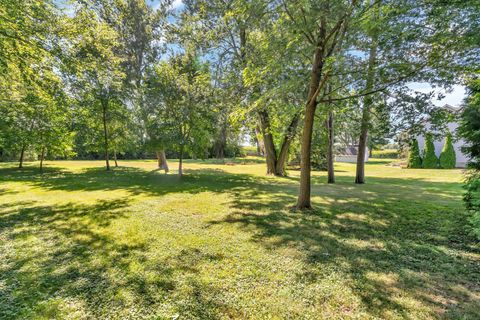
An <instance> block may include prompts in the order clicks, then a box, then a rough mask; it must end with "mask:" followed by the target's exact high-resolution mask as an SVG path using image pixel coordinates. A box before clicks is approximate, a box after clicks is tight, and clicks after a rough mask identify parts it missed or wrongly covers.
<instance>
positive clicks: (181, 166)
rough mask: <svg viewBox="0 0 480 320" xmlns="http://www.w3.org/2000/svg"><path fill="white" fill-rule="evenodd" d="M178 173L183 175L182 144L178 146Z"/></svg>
mask: <svg viewBox="0 0 480 320" xmlns="http://www.w3.org/2000/svg"><path fill="white" fill-rule="evenodd" d="M178 175H179V176H180V177H181V176H182V175H183V144H182V145H181V146H180V156H179V159H178Z"/></svg>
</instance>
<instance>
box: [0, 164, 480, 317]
mask: <svg viewBox="0 0 480 320" xmlns="http://www.w3.org/2000/svg"><path fill="white" fill-rule="evenodd" d="M389 161H390V160H384V159H382V160H376V161H373V162H370V163H369V164H368V165H367V167H366V172H367V176H368V178H367V184H365V185H354V184H353V183H352V181H353V176H354V166H353V165H352V164H338V166H337V180H338V183H337V184H335V185H327V184H326V183H325V181H326V178H325V173H314V177H313V190H312V194H313V202H314V205H315V208H316V210H315V211H314V212H311V213H308V214H303V213H298V212H292V211H290V209H289V208H290V207H291V206H292V205H293V204H294V203H295V199H296V192H297V187H298V172H295V171H292V172H291V173H290V174H291V175H290V177H288V178H274V177H266V176H265V175H264V171H265V167H264V165H263V164H262V163H258V162H259V161H258V159H253V161H250V160H248V161H245V160H239V159H237V160H236V161H234V162H228V163H227V164H221V163H216V162H215V161H207V162H202V161H190V162H187V163H186V165H185V166H186V169H187V174H186V175H185V176H184V177H183V178H182V179H180V178H178V177H177V176H176V175H174V174H169V175H165V174H163V173H161V172H159V171H157V170H155V162H154V161H129V162H125V161H122V162H120V164H121V165H124V166H122V167H119V168H115V169H114V170H113V171H112V172H106V171H104V169H103V167H102V165H103V163H102V162H100V161H99V162H95V161H85V162H82V161H77V162H73V161H70V162H69V161H65V162H63V161H57V162H47V163H46V164H47V169H46V171H45V172H44V173H43V174H40V173H39V172H38V169H37V168H36V167H34V166H33V165H36V164H27V166H26V168H24V169H23V170H18V169H16V168H15V167H14V166H15V164H0V319H106V318H108V319H145V318H146V319H176V318H178V319H217V318H218V319H222V318H223V319H231V318H237V319H246V318H252V319H282V318H286V319H322V318H325V319H375V318H376V319H436V318H450V319H480V247H479V245H478V243H475V241H474V238H473V237H472V236H470V235H469V233H468V232H469V231H468V229H467V228H466V225H467V222H466V219H467V217H466V215H465V213H464V210H463V204H462V201H461V200H462V199H461V198H462V192H463V191H462V188H461V179H462V177H461V172H460V171H459V170H422V169H418V170H405V169H400V168H398V167H392V166H389V165H388V164H389ZM170 165H171V167H172V168H174V167H175V165H176V164H175V163H171V164H170Z"/></svg>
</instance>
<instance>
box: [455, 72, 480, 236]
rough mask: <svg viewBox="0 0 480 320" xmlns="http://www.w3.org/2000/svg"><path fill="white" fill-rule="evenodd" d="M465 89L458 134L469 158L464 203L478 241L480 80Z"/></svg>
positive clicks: (479, 222)
mask: <svg viewBox="0 0 480 320" xmlns="http://www.w3.org/2000/svg"><path fill="white" fill-rule="evenodd" d="M467 89H468V93H469V95H468V97H467V99H466V106H465V108H464V109H463V112H462V115H461V122H460V127H459V130H458V132H459V133H460V136H461V137H462V138H463V139H464V140H465V142H466V145H465V147H464V148H463V152H465V153H466V154H467V155H468V156H469V162H468V167H469V168H470V170H469V171H468V175H467V183H466V185H465V188H466V190H467V192H466V194H465V196H464V201H465V204H466V206H467V209H468V210H469V211H470V212H471V218H470V222H471V224H472V227H473V232H474V233H475V234H476V236H477V237H478V239H480V78H479V77H478V76H477V77H476V78H474V79H471V80H470V81H469V83H468V86H467Z"/></svg>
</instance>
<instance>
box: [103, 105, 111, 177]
mask: <svg viewBox="0 0 480 320" xmlns="http://www.w3.org/2000/svg"><path fill="white" fill-rule="evenodd" d="M107 108H108V100H106V99H103V100H102V121H103V137H104V148H105V163H106V165H107V171H108V170H110V161H109V159H108V131H107Z"/></svg>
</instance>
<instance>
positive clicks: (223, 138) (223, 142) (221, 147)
mask: <svg viewBox="0 0 480 320" xmlns="http://www.w3.org/2000/svg"><path fill="white" fill-rule="evenodd" d="M226 146H227V120H225V121H224V122H223V123H222V128H221V129H220V135H219V136H218V137H217V141H216V143H215V158H217V159H224V158H225V148H226Z"/></svg>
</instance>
